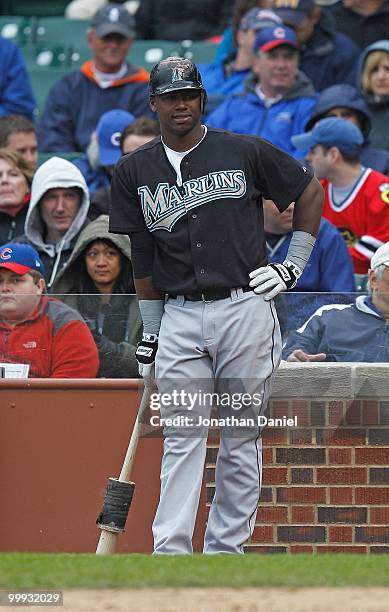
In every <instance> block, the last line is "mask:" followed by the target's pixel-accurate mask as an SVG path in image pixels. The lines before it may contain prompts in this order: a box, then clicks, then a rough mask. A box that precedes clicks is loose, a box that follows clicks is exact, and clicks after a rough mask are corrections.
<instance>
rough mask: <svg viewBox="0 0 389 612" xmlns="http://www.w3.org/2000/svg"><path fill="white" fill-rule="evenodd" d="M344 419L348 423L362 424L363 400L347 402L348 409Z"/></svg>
mask: <svg viewBox="0 0 389 612" xmlns="http://www.w3.org/2000/svg"><path fill="white" fill-rule="evenodd" d="M344 421H345V423H347V424H348V425H360V424H361V402H360V401H358V400H352V401H351V402H346V411H345V415H344Z"/></svg>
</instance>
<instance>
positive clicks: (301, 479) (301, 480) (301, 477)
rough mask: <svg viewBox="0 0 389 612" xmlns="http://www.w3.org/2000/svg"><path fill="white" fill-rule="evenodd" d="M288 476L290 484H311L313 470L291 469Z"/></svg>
mask: <svg viewBox="0 0 389 612" xmlns="http://www.w3.org/2000/svg"><path fill="white" fill-rule="evenodd" d="M290 475H291V483H292V484H312V483H313V468H292V469H291V474H290Z"/></svg>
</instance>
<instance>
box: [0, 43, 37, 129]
mask: <svg viewBox="0 0 389 612" xmlns="http://www.w3.org/2000/svg"><path fill="white" fill-rule="evenodd" d="M0 57H1V65H0V115H1V116H4V115H11V114H16V115H24V116H25V117H28V119H33V113H34V109H35V106H36V104H35V97H34V94H33V91H32V87H31V83H30V78H29V76H28V72H27V68H26V64H25V62H24V59H23V55H22V54H21V52H20V50H19V48H18V47H17V46H16V45H15V43H13V42H12V41H11V40H7V39H6V38H2V37H0Z"/></svg>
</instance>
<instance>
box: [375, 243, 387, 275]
mask: <svg viewBox="0 0 389 612" xmlns="http://www.w3.org/2000/svg"><path fill="white" fill-rule="evenodd" d="M382 265H384V266H389V242H385V244H382V245H381V246H380V247H379V248H378V249H377V250H376V252H375V253H374V255H373V257H372V258H371V260H370V268H371V269H372V270H375V269H376V268H378V266H382Z"/></svg>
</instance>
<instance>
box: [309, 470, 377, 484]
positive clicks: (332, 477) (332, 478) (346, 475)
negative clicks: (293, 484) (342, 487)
mask: <svg viewBox="0 0 389 612" xmlns="http://www.w3.org/2000/svg"><path fill="white" fill-rule="evenodd" d="M316 481H317V483H318V484H365V483H367V469H366V468H334V467H332V468H317V469H316Z"/></svg>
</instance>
